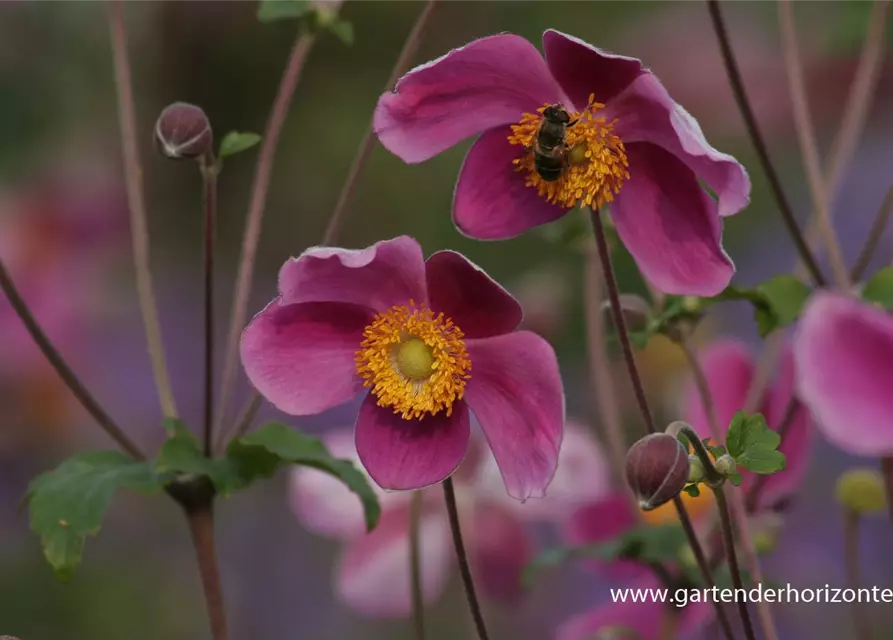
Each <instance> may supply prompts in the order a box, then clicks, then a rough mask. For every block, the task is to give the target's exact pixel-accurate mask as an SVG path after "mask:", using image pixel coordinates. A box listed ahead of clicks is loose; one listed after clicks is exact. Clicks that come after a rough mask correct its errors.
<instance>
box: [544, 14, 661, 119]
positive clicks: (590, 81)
mask: <svg viewBox="0 0 893 640" xmlns="http://www.w3.org/2000/svg"><path fill="white" fill-rule="evenodd" d="M543 50H544V51H545V52H546V63H547V64H548V65H549V70H550V71H551V72H552V75H553V76H554V77H555V79H556V80H558V82H559V84H561V87H562V88H563V89H564V91H565V92H566V93H567V95H568V96H570V99H571V102H572V103H573V105H574V106H575V107H576V109H577V110H579V109H582V108H584V107H585V106H586V105H587V104H589V96H590V95H591V94H595V101H596V102H601V103H602V104H606V103H607V102H608V101H610V100H611V99H613V98H614V97H615V96H616V95H617V94H618V93H620V92H621V91H623V90H624V89H626V88H627V87H628V86H629V85H630V84H631V83H632V82H633V81H634V80H635V79H636V78H638V77H639V76H640V75H641V74H642V73H645V71H644V70H643V69H642V63H641V61H639V60H637V59H635V58H627V57H626V56H619V55H616V54H613V53H608V52H607V51H602V50H601V49H599V48H597V47H593V46H592V45H591V44H589V43H587V42H583V41H582V40H580V39H578V38H575V37H574V36H569V35H567V34H565V33H561V32H560V31H556V30H554V29H549V30H548V31H546V32H545V33H544V34H543Z"/></svg>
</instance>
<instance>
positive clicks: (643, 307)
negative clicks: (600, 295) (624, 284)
mask: <svg viewBox="0 0 893 640" xmlns="http://www.w3.org/2000/svg"><path fill="white" fill-rule="evenodd" d="M620 310H621V311H622V312H623V319H624V320H625V321H626V328H627V329H628V330H629V331H632V332H636V331H644V330H645V329H647V328H648V324H649V323H650V322H651V307H650V306H648V303H647V302H645V300H644V299H643V298H642V297H640V296H637V295H635V294H631V293H622V294H620ZM602 311H603V312H604V314H605V316H606V318H607V321H608V322H610V323H611V324H612V325H613V324H614V315H613V313H612V311H611V302H610V301H609V300H606V301H605V302H603V303H602Z"/></svg>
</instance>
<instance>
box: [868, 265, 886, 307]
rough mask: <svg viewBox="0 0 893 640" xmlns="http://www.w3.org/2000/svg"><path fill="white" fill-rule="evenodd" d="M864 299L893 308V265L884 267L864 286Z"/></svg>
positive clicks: (880, 305)
mask: <svg viewBox="0 0 893 640" xmlns="http://www.w3.org/2000/svg"><path fill="white" fill-rule="evenodd" d="M862 299H863V300H865V301H866V302H870V303H871V304H874V305H877V306H879V307H881V308H882V309H887V310H890V309H893V267H884V268H883V269H881V270H880V271H878V272H877V273H875V274H874V275H873V276H871V278H870V279H869V280H868V282H866V283H865V286H864V287H862Z"/></svg>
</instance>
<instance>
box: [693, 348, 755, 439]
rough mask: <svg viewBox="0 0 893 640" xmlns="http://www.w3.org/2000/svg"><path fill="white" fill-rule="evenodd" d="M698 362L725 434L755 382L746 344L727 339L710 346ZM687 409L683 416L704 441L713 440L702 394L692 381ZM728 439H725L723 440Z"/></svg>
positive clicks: (721, 429)
mask: <svg viewBox="0 0 893 640" xmlns="http://www.w3.org/2000/svg"><path fill="white" fill-rule="evenodd" d="M698 362H699V363H700V365H701V370H702V371H703V372H704V377H705V378H707V386H708V387H709V389H710V397H711V398H712V400H713V408H714V411H715V412H716V421H717V422H718V423H719V426H720V431H721V433H722V434H725V431H726V428H727V427H728V425H729V422H731V420H732V416H733V415H735V413H736V412H737V411H741V410H742V409H744V403H745V402H746V400H747V394H748V392H749V391H750V385H751V383H752V381H753V362H752V360H751V356H750V352H749V351H748V349H747V347H746V346H745V345H744V343H742V342H740V341H738V340H732V339H724V340H717V341H716V342H713V343H711V344H710V345H709V346H708V347H707V348H706V349H703V350H702V351H701V352H700V353H699V354H698ZM685 398H686V400H685V409H684V411H683V413H682V415H683V416H685V421H686V422H688V423H689V424H690V425H691V426H692V427H694V430H695V431H696V432H697V433H698V435H699V436H701V437H702V438H708V437H712V436H713V434H712V432H711V429H710V423H709V421H708V420H707V415H706V412H705V411H704V404H703V402H702V400H701V394H700V392H699V391H698V388H697V386H696V385H695V383H694V381H693V380H689V382H688V388H687V389H686V393H685ZM723 439H725V438H723Z"/></svg>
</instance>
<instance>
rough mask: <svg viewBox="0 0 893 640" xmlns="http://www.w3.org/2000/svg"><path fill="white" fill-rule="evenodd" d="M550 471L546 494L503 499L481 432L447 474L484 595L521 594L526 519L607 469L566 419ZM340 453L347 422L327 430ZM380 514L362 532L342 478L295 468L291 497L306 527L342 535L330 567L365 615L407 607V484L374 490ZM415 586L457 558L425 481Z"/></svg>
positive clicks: (440, 580)
mask: <svg viewBox="0 0 893 640" xmlns="http://www.w3.org/2000/svg"><path fill="white" fill-rule="evenodd" d="M565 432H566V437H565V438H564V441H563V443H562V447H561V453H560V457H559V466H558V471H557V472H556V475H555V480H554V482H553V483H552V484H551V485H550V487H549V494H548V496H547V497H545V498H542V499H537V500H529V501H527V502H525V503H523V504H522V503H520V502H518V501H516V500H511V499H509V498H508V497H507V496H506V494H505V491H504V489H503V488H502V481H501V479H500V477H499V472H498V470H497V465H496V461H495V460H494V458H493V456H492V454H490V453H489V452H488V450H487V448H486V447H485V446H484V445H483V443H482V442H480V440H478V439H475V440H473V444H472V447H473V450H472V452H470V455H469V456H467V457H466V459H465V461H464V462H463V464H462V465H461V466H460V467H459V469H458V471H457V472H456V474H455V487H456V495H457V501H458V505H459V511H460V518H461V520H462V527H463V534H464V536H465V540H466V545H467V547H468V551H469V554H470V559H471V562H472V563H473V564H474V567H473V570H474V572H475V577H476V579H477V580H478V581H479V584H480V586H481V590H482V592H483V594H484V595H486V596H488V597H490V598H493V599H497V600H500V601H506V602H512V601H515V600H516V599H517V598H518V597H519V596H520V595H521V584H520V574H521V570H522V569H523V568H524V566H525V565H526V564H527V563H528V562H529V561H530V560H531V559H532V554H533V550H534V544H533V541H532V540H531V538H530V537H529V534H528V532H527V530H526V528H525V526H524V523H525V521H537V520H551V519H559V518H562V517H564V516H565V514H566V513H567V512H568V511H569V510H572V509H574V508H575V507H576V506H577V505H578V504H580V503H582V502H585V501H588V500H593V499H595V498H597V497H598V496H600V495H602V494H603V493H604V492H605V491H606V490H607V486H608V470H607V466H606V462H605V460H604V458H603V456H602V453H601V450H600V449H599V448H598V447H597V445H595V443H594V442H593V440H592V438H591V437H590V436H589V434H588V433H587V432H586V431H585V430H584V429H583V428H582V427H581V426H579V425H577V424H574V423H568V424H567V425H565ZM325 440H326V444H327V445H328V447H329V450H330V451H331V452H332V453H333V454H334V455H335V456H338V457H341V458H347V459H352V460H354V461H358V460H359V457H358V455H357V451H356V448H355V446H354V443H353V438H352V436H351V432H350V430H349V429H342V430H336V431H332V432H330V433H329V434H327V436H326V438H325ZM378 495H379V500H380V501H381V505H382V517H381V521H380V523H379V525H378V527H377V528H376V529H375V530H373V531H372V532H371V533H369V534H365V529H364V525H363V513H362V509H361V507H360V503H359V501H358V500H357V498H356V496H355V495H353V494H351V493H350V492H349V491H348V490H347V489H346V488H345V487H344V485H342V484H341V483H340V482H338V481H337V480H335V479H333V478H331V477H330V476H328V475H326V474H323V473H321V472H319V471H316V470H314V469H309V468H300V469H295V471H294V472H293V475H292V483H291V505H292V508H293V510H294V512H295V514H296V516H297V517H298V518H299V519H300V520H301V521H302V522H303V523H304V524H305V525H306V526H307V528H308V529H311V530H312V531H315V532H317V533H319V534H321V535H325V536H328V537H331V538H335V539H337V540H341V541H342V542H343V543H344V545H345V547H344V550H343V553H342V555H341V559H340V562H339V564H338V566H337V568H336V570H335V575H334V581H335V589H336V592H337V593H338V595H339V597H340V598H341V599H342V600H343V601H344V602H345V603H346V604H347V605H348V606H350V607H351V608H352V609H355V610H357V611H359V612H361V613H363V614H365V615H367V616H370V617H381V618H389V617H405V616H408V615H409V613H410V611H411V597H410V568H409V503H410V499H411V494H410V493H409V492H399V493H388V492H385V491H381V490H379V491H378ZM419 541H420V552H421V559H422V560H421V571H422V587H423V596H424V598H425V601H426V603H428V604H430V603H432V602H434V601H435V600H437V598H439V597H440V595H441V594H442V593H443V591H444V589H445V587H446V583H447V580H448V579H449V576H450V574H451V571H452V567H453V566H454V565H455V554H454V550H453V545H452V538H451V536H450V530H449V522H448V520H447V516H446V510H445V509H444V506H443V497H442V495H441V493H440V492H439V491H434V490H432V489H426V490H424V494H423V508H422V516H421V520H420V528H419Z"/></svg>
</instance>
